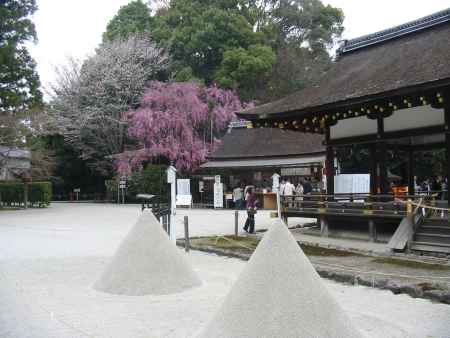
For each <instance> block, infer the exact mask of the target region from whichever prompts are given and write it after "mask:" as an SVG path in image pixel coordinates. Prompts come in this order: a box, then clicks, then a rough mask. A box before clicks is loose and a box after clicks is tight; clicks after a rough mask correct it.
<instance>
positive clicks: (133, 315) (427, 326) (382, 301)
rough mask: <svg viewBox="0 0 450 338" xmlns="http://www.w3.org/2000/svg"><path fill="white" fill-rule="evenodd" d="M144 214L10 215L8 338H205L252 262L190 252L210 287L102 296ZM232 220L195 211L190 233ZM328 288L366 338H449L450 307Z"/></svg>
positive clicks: (2, 235)
mask: <svg viewBox="0 0 450 338" xmlns="http://www.w3.org/2000/svg"><path fill="white" fill-rule="evenodd" d="M194 213H195V215H194ZM138 215H139V212H138V210H136V207H135V206H134V207H131V206H126V207H117V206H108V205H75V206H72V205H71V206H67V205H56V204H55V205H54V206H53V207H52V208H50V209H46V210H29V211H25V212H20V211H14V212H4V211H1V212H0V286H1V287H0V337H1V338H10V337H20V338H22V337H39V338H66V337H120V338H126V337H130V338H140V337H196V336H197V335H198V334H199V332H200V331H201V329H202V328H203V327H204V326H205V325H206V323H207V322H208V321H209V320H210V319H211V317H212V316H213V315H214V312H215V311H216V310H217V309H218V308H219V306H220V304H221V302H222V301H223V299H224V297H225V296H226V294H227V292H228V291H229V290H230V288H231V285H232V284H233V282H234V281H235V280H236V279H237V277H238V275H239V273H240V271H241V270H242V269H243V267H244V266H245V264H246V262H243V261H240V260H237V259H232V258H223V257H217V256H214V255H208V254H204V253H199V252H191V253H190V254H189V256H188V259H189V260H190V261H191V264H192V266H193V267H194V269H195V270H196V271H197V273H198V274H199V276H200V278H201V279H202V280H203V282H204V283H203V285H202V286H201V287H198V288H194V289H191V290H188V291H185V292H182V293H178V294H173V295H165V296H116V295H110V294H106V293H102V292H98V291H95V290H94V289H93V288H92V284H93V283H94V282H95V280H96V279H97V277H98V276H99V275H100V274H101V272H102V271H103V269H104V268H105V266H106V263H107V261H108V258H109V257H110V256H111V255H112V254H113V253H114V251H115V249H116V248H117V246H118V244H119V243H120V242H121V240H122V239H123V238H124V237H125V235H126V234H127V232H128V230H129V229H130V227H131V226H132V225H133V223H134V222H135V221H136V219H137V217H138ZM191 216H192V217H191ZM228 216H230V218H231V216H232V212H230V213H229V215H228V214H225V215H224V213H221V212H218V213H216V214H214V212H211V211H209V212H206V213H203V215H202V211H200V210H193V211H192V214H190V220H191V229H192V230H191V233H192V235H196V234H198V235H200V234H214V233H217V234H219V233H230V232H231V231H232V230H231V231H229V229H230V227H231V229H233V227H232V218H231V220H230V223H231V224H230V225H229V224H228V220H227V217H228ZM196 218H197V219H198V220H199V221H198V224H197V225H194V220H195V219H196ZM325 284H326V286H327V287H328V288H329V290H330V292H331V294H332V295H333V296H334V297H335V298H336V299H337V300H338V302H339V303H340V305H341V306H342V307H343V308H344V310H345V311H346V312H347V313H348V315H349V316H350V318H351V319H352V320H353V322H354V324H355V326H356V327H358V328H359V329H360V330H361V331H362V332H364V333H365V334H366V336H367V337H382V338H389V337H417V338H419V337H420V338H423V337H435V338H436V337H442V338H449V337H450V321H449V318H450V306H448V305H444V304H434V303H431V302H429V301H427V300H423V299H413V298H411V297H409V296H406V295H393V294H392V293H390V292H389V291H381V290H378V289H371V288H366V287H361V286H348V285H342V284H338V283H334V282H330V281H326V282H325ZM274 287H275V286H274ZM298 287H299V288H301V287H302V284H301V281H299V284H298ZM299 306H301V305H299Z"/></svg>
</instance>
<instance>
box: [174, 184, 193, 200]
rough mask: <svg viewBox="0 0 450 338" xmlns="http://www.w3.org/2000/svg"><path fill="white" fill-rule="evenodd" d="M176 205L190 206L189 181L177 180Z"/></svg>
mask: <svg viewBox="0 0 450 338" xmlns="http://www.w3.org/2000/svg"><path fill="white" fill-rule="evenodd" d="M176 204H177V205H183V206H191V204H192V195H191V180H190V179H184V178H179V179H177V202H176Z"/></svg>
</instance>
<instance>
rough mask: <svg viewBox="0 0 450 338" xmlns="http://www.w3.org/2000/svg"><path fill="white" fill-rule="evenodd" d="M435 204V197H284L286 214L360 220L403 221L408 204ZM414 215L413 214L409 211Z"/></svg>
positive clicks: (366, 195) (364, 195) (360, 195)
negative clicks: (360, 218)
mask: <svg viewBox="0 0 450 338" xmlns="http://www.w3.org/2000/svg"><path fill="white" fill-rule="evenodd" d="M419 200H421V201H423V203H425V202H428V203H432V202H433V196H418V195H397V196H394V195H392V194H386V195H372V194H334V195H324V194H311V195H294V196H282V197H281V207H282V208H281V210H282V215H283V214H284V215H285V216H292V214H296V213H298V214H304V215H310V216H312V217H313V216H315V215H322V214H327V215H348V216H360V217H374V218H377V217H387V218H403V217H405V216H406V215H407V214H408V201H411V202H418V201H419ZM409 212H410V211H409Z"/></svg>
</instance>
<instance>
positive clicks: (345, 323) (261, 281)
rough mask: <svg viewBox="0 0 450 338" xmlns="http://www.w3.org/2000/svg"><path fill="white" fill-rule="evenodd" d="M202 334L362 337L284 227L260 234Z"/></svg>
mask: <svg viewBox="0 0 450 338" xmlns="http://www.w3.org/2000/svg"><path fill="white" fill-rule="evenodd" d="M201 337H204V338H218V337H224V338H225V337H226V338H230V337H233V338H244V337H245V338H262V337H274V338H275V337H276V338H291V337H292V338H341V337H342V338H356V337H358V338H359V337H362V335H361V334H360V333H359V332H358V331H357V330H356V329H355V328H354V327H353V325H352V324H351V323H350V320H349V318H347V316H346V315H345V314H344V313H343V310H342V309H341V308H340V306H339V305H338V304H337V303H336V301H335V300H334V299H333V297H332V296H331V295H330V294H329V292H328V290H327V289H326V287H325V286H324V285H323V283H322V280H321V279H320V277H319V275H318V274H317V273H316V271H315V270H314V268H313V266H312V265H311V263H310V262H309V260H308V258H307V257H306V256H305V254H304V253H303V251H302V250H301V249H300V247H299V246H298V245H297V243H296V241H295V240H294V238H293V236H292V235H291V233H290V232H289V230H288V229H287V228H286V226H285V225H284V224H283V223H281V222H280V221H277V222H276V223H274V224H273V225H272V227H271V228H270V230H269V231H268V233H267V234H266V235H265V236H264V238H263V239H262V241H261V242H260V244H259V245H258V247H257V249H256V250H255V252H254V253H253V255H252V257H251V258H250V261H249V262H248V263H247V266H246V267H245V269H244V271H243V272H242V274H241V275H240V276H239V278H238V280H237V282H236V283H235V284H234V285H233V288H232V289H231V291H230V293H229V294H228V296H227V297H226V299H225V301H224V303H223V304H222V307H221V308H220V309H219V311H218V313H217V314H216V315H215V317H214V318H213V320H212V321H211V322H210V323H209V324H208V325H207V326H206V328H205V329H204V330H203V332H202V334H201Z"/></svg>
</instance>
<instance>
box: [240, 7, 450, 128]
mask: <svg viewBox="0 0 450 338" xmlns="http://www.w3.org/2000/svg"><path fill="white" fill-rule="evenodd" d="M442 86H450V9H446V10H444V11H441V12H438V13H435V14H433V15H430V16H427V17H424V18H422V19H419V20H416V21H413V22H410V23H407V24H404V25H400V26H397V27H394V28H391V29H388V30H384V31H381V32H378V33H374V34H370V35H366V36H363V37H360V38H357V39H353V40H350V41H347V43H346V44H344V45H343V46H341V49H340V51H339V57H338V58H337V61H336V62H334V63H333V65H332V67H331V68H330V70H329V71H328V72H327V73H326V74H325V75H324V76H323V77H322V79H321V80H320V81H319V83H318V85H317V86H312V87H308V88H305V89H303V90H301V91H298V92H296V93H294V94H292V95H289V96H287V97H285V98H283V99H281V100H278V101H274V102H271V103H267V104H264V105H261V106H257V107H254V108H250V109H247V110H244V111H242V112H240V113H239V114H238V115H239V116H240V117H243V118H247V119H256V118H263V119H264V118H271V117H277V115H278V114H280V113H281V114H282V115H283V116H290V115H295V116H301V115H303V114H309V113H315V112H324V111H325V112H326V110H327V109H333V108H340V107H346V106H348V105H351V104H353V103H364V102H369V101H370V100H374V99H377V98H383V97H385V96H386V95H394V94H398V95H408V94H411V93H416V92H417V90H418V88H419V87H420V88H422V87H427V89H432V88H439V87H442Z"/></svg>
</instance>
